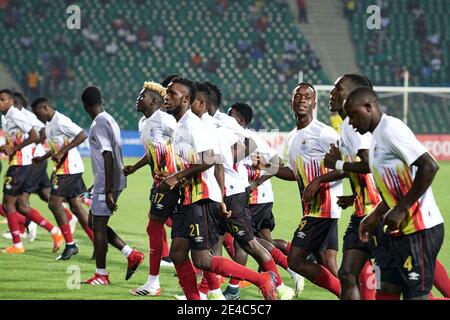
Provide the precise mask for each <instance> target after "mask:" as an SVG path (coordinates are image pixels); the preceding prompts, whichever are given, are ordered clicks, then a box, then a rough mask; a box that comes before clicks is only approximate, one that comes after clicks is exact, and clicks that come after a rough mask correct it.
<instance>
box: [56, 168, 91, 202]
mask: <svg viewBox="0 0 450 320" xmlns="http://www.w3.org/2000/svg"><path fill="white" fill-rule="evenodd" d="M85 192H86V186H85V185H84V181H83V177H82V173H77V174H60V175H52V190H51V192H50V193H51V194H52V195H55V196H58V197H63V198H66V199H71V198H77V197H78V196H79V195H80V194H82V193H85Z"/></svg>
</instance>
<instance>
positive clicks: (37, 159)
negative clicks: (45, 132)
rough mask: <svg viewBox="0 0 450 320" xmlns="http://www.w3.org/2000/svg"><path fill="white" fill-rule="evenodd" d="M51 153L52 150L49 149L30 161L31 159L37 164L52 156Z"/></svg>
mask: <svg viewBox="0 0 450 320" xmlns="http://www.w3.org/2000/svg"><path fill="white" fill-rule="evenodd" d="M52 154H53V151H52V150H49V151H47V152H46V153H45V154H44V155H43V156H40V157H34V158H33V160H32V161H33V163H34V164H38V163H40V162H42V161H44V160H46V159H48V158H50V157H51V156H52Z"/></svg>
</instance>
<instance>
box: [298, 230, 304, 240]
mask: <svg viewBox="0 0 450 320" xmlns="http://www.w3.org/2000/svg"><path fill="white" fill-rule="evenodd" d="M305 237H306V233H304V232H303V231H299V232H297V238H300V239H304V238H305Z"/></svg>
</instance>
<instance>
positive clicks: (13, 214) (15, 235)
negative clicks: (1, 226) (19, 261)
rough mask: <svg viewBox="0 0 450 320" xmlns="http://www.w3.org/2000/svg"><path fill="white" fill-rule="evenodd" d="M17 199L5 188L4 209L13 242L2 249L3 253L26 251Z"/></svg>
mask: <svg viewBox="0 0 450 320" xmlns="http://www.w3.org/2000/svg"><path fill="white" fill-rule="evenodd" d="M6 179H7V177H5V181H6ZM16 200H17V197H16V196H14V195H10V194H7V193H6V192H5V189H4V190H3V209H4V211H5V215H6V219H7V222H8V227H9V231H10V232H11V235H12V243H13V245H12V246H10V247H8V248H6V249H4V250H2V252H3V253H23V252H25V249H24V247H23V244H22V241H21V240H20V227H19V213H18V212H17V209H16Z"/></svg>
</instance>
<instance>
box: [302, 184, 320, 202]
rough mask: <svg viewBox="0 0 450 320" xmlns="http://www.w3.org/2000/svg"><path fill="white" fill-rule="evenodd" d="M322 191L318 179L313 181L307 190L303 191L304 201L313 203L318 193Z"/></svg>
mask: <svg viewBox="0 0 450 320" xmlns="http://www.w3.org/2000/svg"><path fill="white" fill-rule="evenodd" d="M319 189H320V182H319V180H317V179H314V180H313V181H311V182H310V183H309V184H308V185H307V186H306V188H305V191H303V201H305V202H311V201H313V200H314V197H315V196H316V194H317V192H318V191H319Z"/></svg>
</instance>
